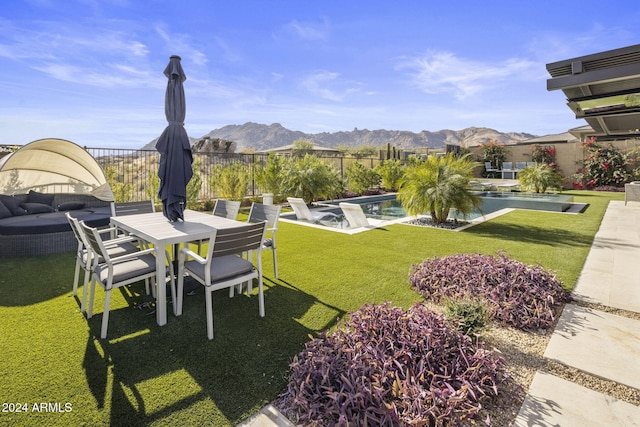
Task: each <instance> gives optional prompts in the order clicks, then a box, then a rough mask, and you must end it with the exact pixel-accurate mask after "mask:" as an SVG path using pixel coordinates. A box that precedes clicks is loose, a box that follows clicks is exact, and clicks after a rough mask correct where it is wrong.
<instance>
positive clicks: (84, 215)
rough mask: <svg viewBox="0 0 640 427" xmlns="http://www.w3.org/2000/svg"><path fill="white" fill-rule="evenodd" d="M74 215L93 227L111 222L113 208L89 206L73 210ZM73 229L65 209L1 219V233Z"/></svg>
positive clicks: (56, 231) (50, 231) (14, 233)
mask: <svg viewBox="0 0 640 427" xmlns="http://www.w3.org/2000/svg"><path fill="white" fill-rule="evenodd" d="M73 216H74V217H76V218H78V219H80V220H84V221H85V222H86V224H87V225H89V226H91V227H102V226H105V225H108V224H109V220H110V218H111V208H110V207H109V206H105V207H100V208H87V209H80V210H75V211H73ZM64 231H71V226H70V225H69V221H68V220H67V217H65V212H64V211H59V212H50V213H39V214H33V215H22V216H12V217H9V218H2V219H0V235H21V234H43V233H59V232H64Z"/></svg>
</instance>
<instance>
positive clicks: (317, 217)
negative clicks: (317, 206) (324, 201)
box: [287, 197, 339, 224]
mask: <svg viewBox="0 0 640 427" xmlns="http://www.w3.org/2000/svg"><path fill="white" fill-rule="evenodd" d="M287 201H288V202H289V204H290V205H291V209H293V212H294V213H295V214H296V217H297V218H298V220H302V221H308V222H311V223H314V224H318V223H320V224H321V223H323V222H335V221H338V220H339V216H338V215H336V214H334V213H333V212H322V211H315V212H313V211H311V209H309V206H307V204H306V203H305V201H304V200H303V199H301V198H298V197H287Z"/></svg>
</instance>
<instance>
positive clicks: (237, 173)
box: [209, 162, 249, 201]
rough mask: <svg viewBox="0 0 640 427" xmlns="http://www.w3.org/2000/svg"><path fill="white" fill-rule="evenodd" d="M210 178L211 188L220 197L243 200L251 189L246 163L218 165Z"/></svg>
mask: <svg viewBox="0 0 640 427" xmlns="http://www.w3.org/2000/svg"><path fill="white" fill-rule="evenodd" d="M209 179H210V181H209V182H210V184H211V188H213V189H214V191H215V193H216V196H217V197H218V198H220V199H226V200H238V201H242V200H243V199H244V196H245V195H246V194H247V191H248V190H249V172H248V170H247V166H246V165H245V164H244V163H240V162H236V163H232V164H230V165H227V166H223V165H216V166H214V168H213V170H212V171H211V177H210V178H209Z"/></svg>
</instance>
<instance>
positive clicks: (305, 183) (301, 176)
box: [282, 154, 343, 204]
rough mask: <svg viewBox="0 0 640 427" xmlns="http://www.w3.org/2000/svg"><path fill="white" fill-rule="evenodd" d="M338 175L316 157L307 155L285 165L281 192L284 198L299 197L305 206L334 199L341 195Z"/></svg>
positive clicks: (341, 189) (340, 181) (340, 183)
mask: <svg viewBox="0 0 640 427" xmlns="http://www.w3.org/2000/svg"><path fill="white" fill-rule="evenodd" d="M342 187H343V185H342V180H341V179H340V173H339V172H338V171H337V170H336V169H334V168H332V167H331V166H329V165H327V164H325V163H323V162H322V160H320V159H319V158H318V157H316V156H315V155H312V154H307V155H306V156H304V157H302V158H296V159H295V160H293V161H290V162H287V163H286V170H285V172H284V175H283V182H282V191H283V193H285V195H286V196H293V197H301V198H302V199H304V201H305V202H306V203H307V204H310V203H312V202H315V201H317V200H320V199H321V198H324V199H334V198H336V197H337V196H339V195H340V194H342V193H343V188H342Z"/></svg>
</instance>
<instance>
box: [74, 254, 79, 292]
mask: <svg viewBox="0 0 640 427" xmlns="http://www.w3.org/2000/svg"><path fill="white" fill-rule="evenodd" d="M79 278H80V259H79V258H78V257H76V271H75V273H74V275H73V296H74V297H75V296H76V295H78V279H79Z"/></svg>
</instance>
